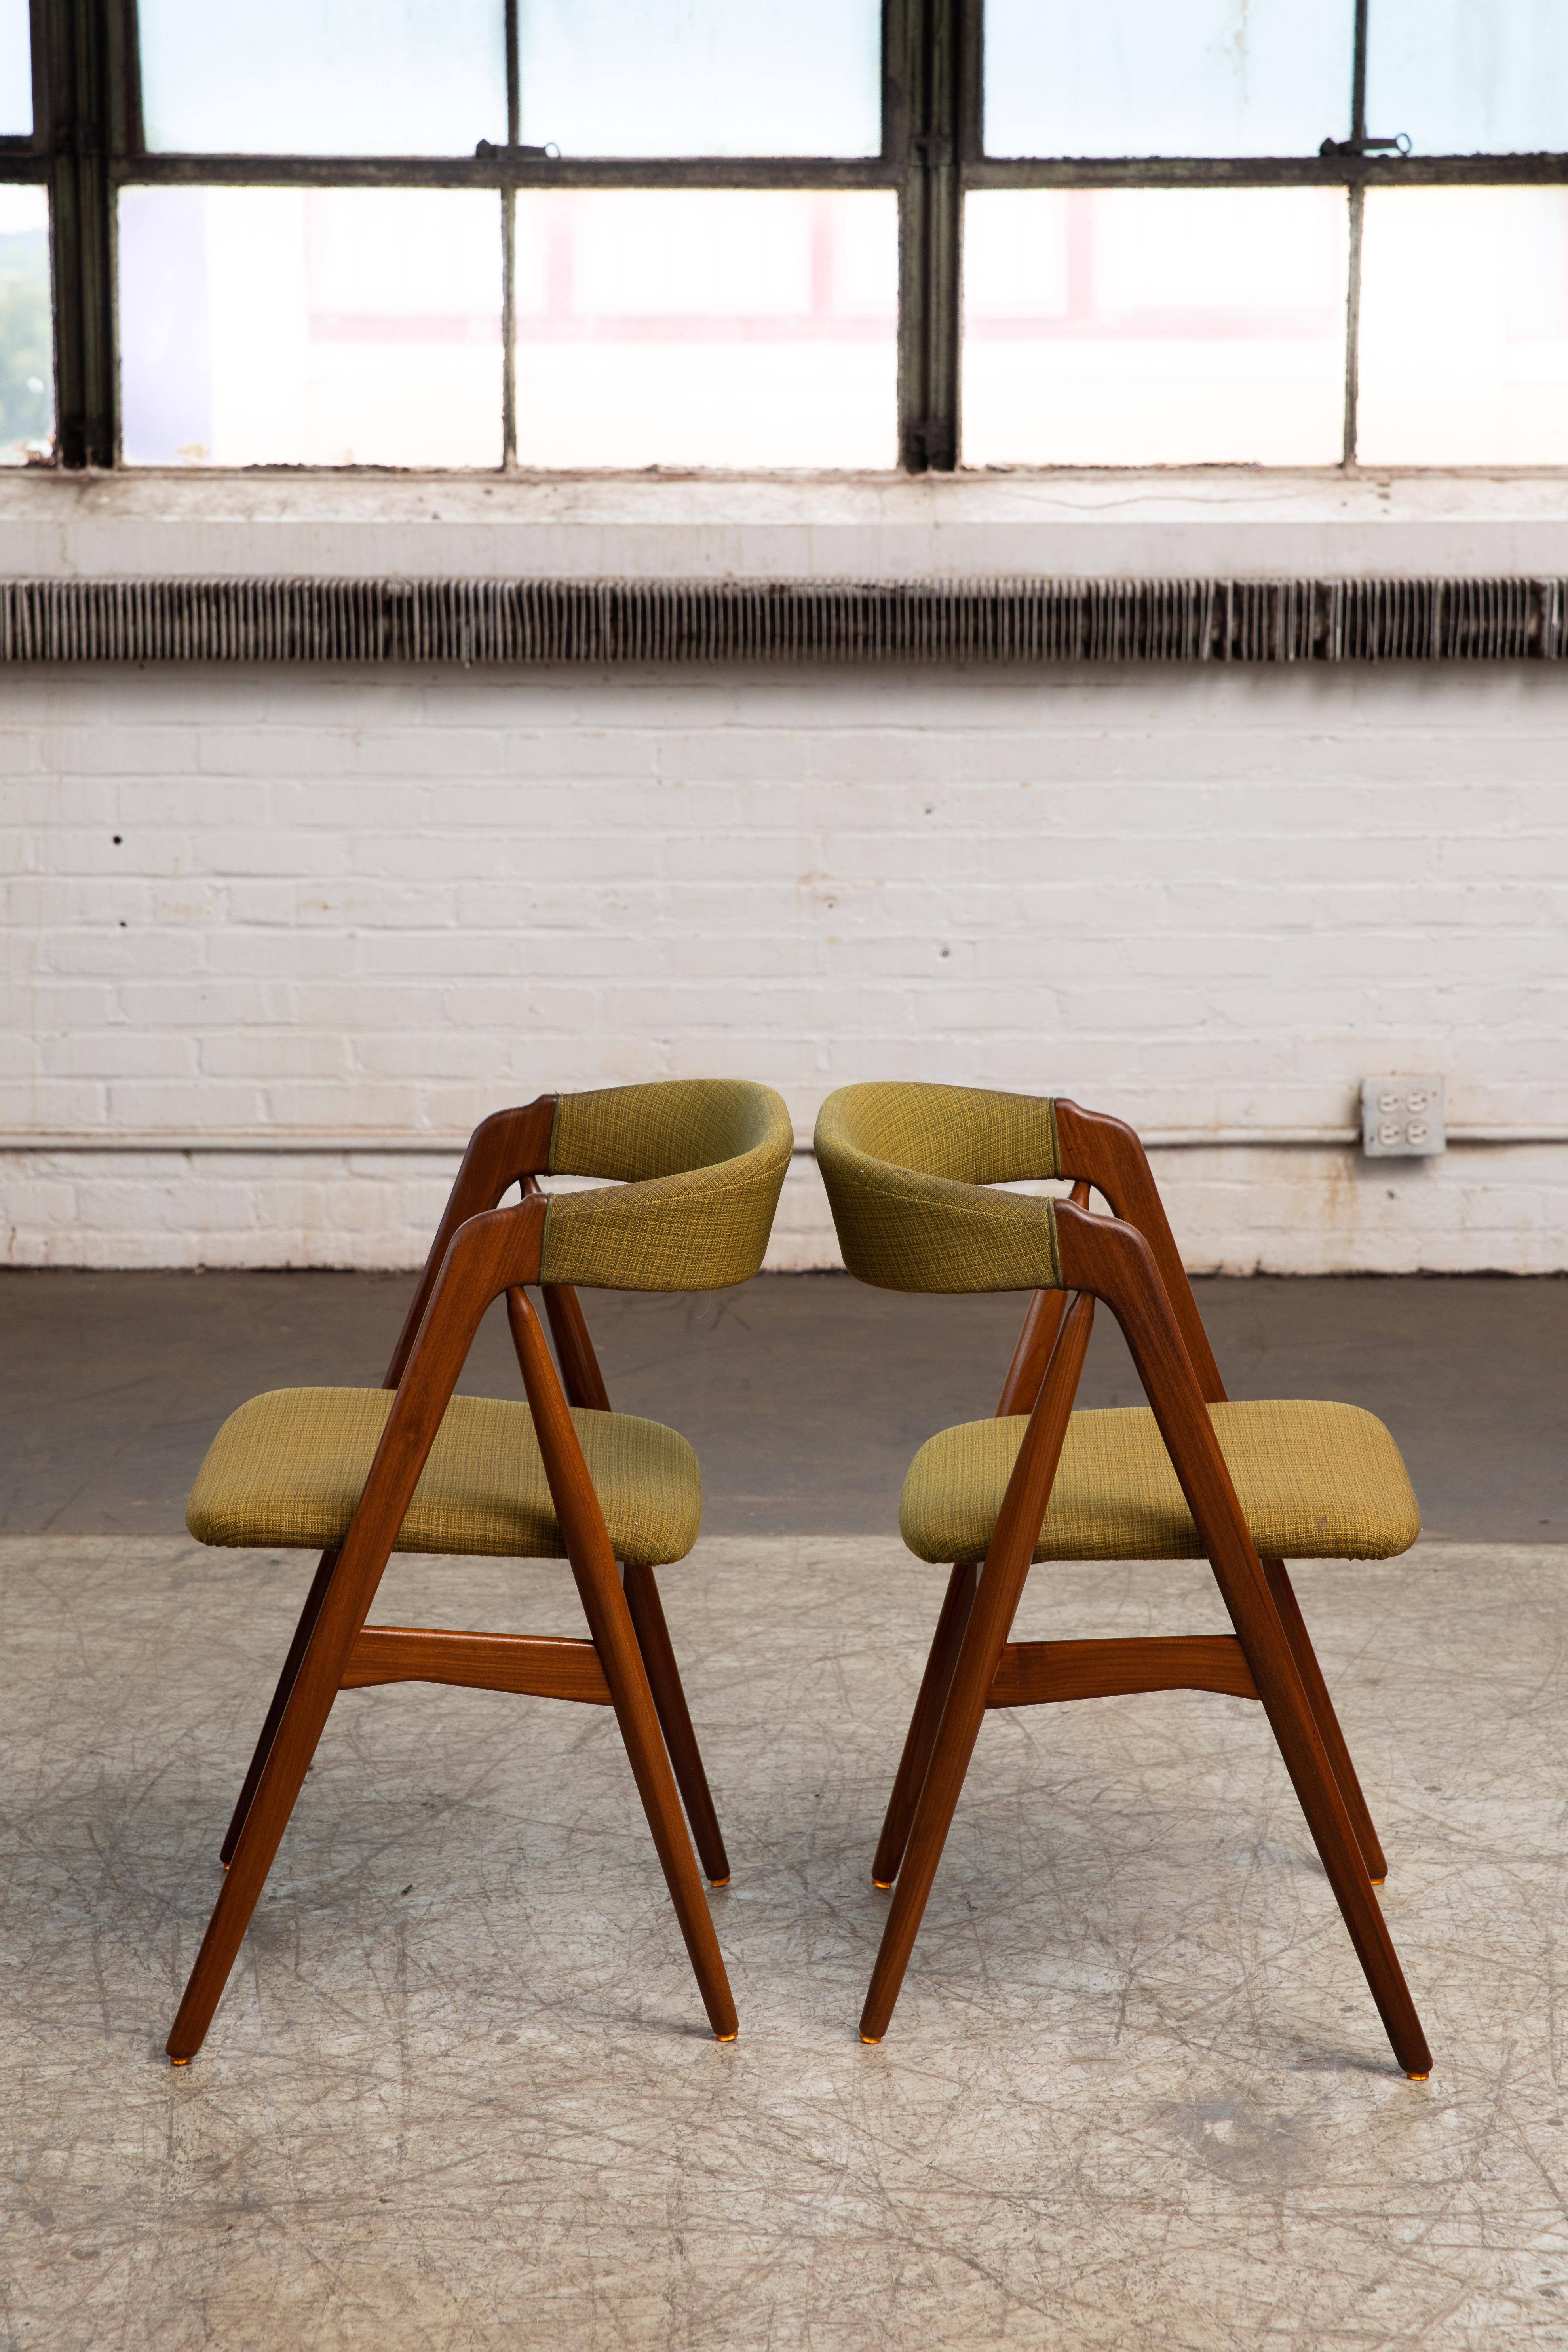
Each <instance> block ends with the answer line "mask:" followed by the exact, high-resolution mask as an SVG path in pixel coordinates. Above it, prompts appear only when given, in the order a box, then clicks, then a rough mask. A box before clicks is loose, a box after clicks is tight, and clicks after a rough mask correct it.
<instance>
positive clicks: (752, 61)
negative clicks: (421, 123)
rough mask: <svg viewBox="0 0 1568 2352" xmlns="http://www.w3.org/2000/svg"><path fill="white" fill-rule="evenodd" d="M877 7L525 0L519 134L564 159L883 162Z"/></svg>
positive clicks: (729, 0)
mask: <svg viewBox="0 0 1568 2352" xmlns="http://www.w3.org/2000/svg"><path fill="white" fill-rule="evenodd" d="M881 14H882V12H881V8H880V5H879V0H746V5H744V6H742V5H738V0H521V11H520V25H519V40H520V46H521V64H520V69H521V97H522V137H523V139H524V141H525V142H530V143H531V144H533V145H536V146H542V145H544V144H546V143H547V142H553V143H554V144H555V145H556V146H558V147H559V148H560V150H561V152H562V153H563V155H876V154H879V153H880V152H881V146H882V25H881Z"/></svg>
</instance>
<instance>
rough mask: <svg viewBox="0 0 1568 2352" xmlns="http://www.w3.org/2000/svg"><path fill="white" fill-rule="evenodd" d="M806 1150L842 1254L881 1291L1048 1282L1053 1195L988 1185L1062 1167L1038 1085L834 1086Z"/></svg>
mask: <svg viewBox="0 0 1568 2352" xmlns="http://www.w3.org/2000/svg"><path fill="white" fill-rule="evenodd" d="M816 1161H817V1166H818V1167H819V1168H820V1169H821V1171H822V1178H823V1181H824V1183H825V1184H826V1187H827V1198H828V1202H829V1204H830V1206H831V1208H832V1211H833V1222H834V1223H835V1225H836V1226H837V1229H838V1242H839V1246H840V1248H841V1249H842V1250H843V1252H844V1263H845V1265H847V1267H848V1269H849V1271H850V1273H851V1274H853V1275H855V1276H858V1279H859V1280H860V1281H861V1282H868V1283H874V1284H875V1285H876V1286H877V1287H878V1288H879V1289H881V1290H931V1291H974V1290H1055V1289H1058V1288H1059V1287H1060V1274H1059V1268H1058V1255H1057V1228H1056V1204H1055V1202H1051V1201H1045V1200H1039V1199H1037V1198H1034V1197H1032V1196H1031V1195H1030V1194H1028V1193H1024V1192H991V1191H988V1190H987V1189H985V1188H986V1187H988V1186H991V1185H996V1184H1011V1183H1019V1182H1022V1181H1026V1180H1027V1179H1029V1178H1033V1177H1044V1176H1056V1175H1058V1173H1059V1172H1060V1169H1059V1160H1058V1148H1057V1122H1056V1106H1055V1104H1054V1103H1053V1102H1052V1101H1051V1100H1050V1099H1049V1097H1045V1096H1040V1095H1008V1094H994V1093H991V1092H988V1091H987V1090H986V1089H985V1088H984V1087H935V1086H925V1085H918V1084H899V1083H894V1082H892V1081H886V1082H879V1083H876V1084H871V1085H867V1086H858V1087H839V1089H838V1091H837V1094H832V1095H829V1096H828V1097H827V1100H826V1102H825V1103H824V1104H823V1106H822V1110H821V1113H820V1115H819V1117H818V1118H817V1122H816Z"/></svg>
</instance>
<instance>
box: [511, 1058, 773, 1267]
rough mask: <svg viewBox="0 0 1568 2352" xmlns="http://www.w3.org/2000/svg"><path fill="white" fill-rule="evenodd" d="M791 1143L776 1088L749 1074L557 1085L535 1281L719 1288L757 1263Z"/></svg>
mask: <svg viewBox="0 0 1568 2352" xmlns="http://www.w3.org/2000/svg"><path fill="white" fill-rule="evenodd" d="M794 1148H795V1130H794V1128H793V1127H792V1125H791V1122H790V1116H789V1112H788V1110H787V1109H786V1108H785V1107H784V1099H783V1097H781V1096H779V1095H776V1094H775V1093H774V1092H773V1088H772V1087H763V1086H758V1085H757V1084H756V1083H755V1082H754V1081H753V1080H752V1079H750V1078H667V1079H661V1080H658V1081H657V1082H655V1083H653V1084H651V1085H646V1086H635V1087H604V1088H602V1089H600V1090H599V1091H598V1092H596V1093H594V1094H585V1095H563V1096H561V1097H560V1099H559V1101H558V1102H557V1104H556V1109H555V1121H554V1125H553V1127H552V1130H551V1138H550V1169H549V1172H550V1174H552V1176H599V1177H609V1178H611V1179H612V1180H613V1181H614V1185H615V1187H616V1189H615V1190H612V1191H595V1192H558V1193H556V1194H555V1196H554V1198H553V1199H552V1201H551V1203H550V1210H549V1214H548V1216H547V1217H546V1219H545V1225H544V1255H543V1263H542V1274H543V1279H544V1280H545V1281H546V1282H555V1283H572V1284H582V1285H584V1286H586V1287H590V1288H597V1289H601V1290H722V1289H725V1288H727V1287H728V1286H730V1285H731V1283H737V1282H749V1281H750V1280H751V1277H752V1275H753V1274H755V1273H756V1271H757V1268H758V1267H759V1266H760V1265H761V1264H762V1262H763V1251H764V1250H765V1249H766V1248H767V1245H768V1234H769V1233H770V1232H771V1231H772V1228H773V1211H774V1210H775V1209H776V1208H777V1206H778V1199H779V1192H780V1190H781V1188H782V1186H783V1184H784V1175H785V1171H787V1169H788V1167H789V1162H790V1153H791V1151H792V1150H794Z"/></svg>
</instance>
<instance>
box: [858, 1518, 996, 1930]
mask: <svg viewBox="0 0 1568 2352" xmlns="http://www.w3.org/2000/svg"><path fill="white" fill-rule="evenodd" d="M978 1579H979V1570H978V1569H976V1568H975V1567H974V1566H973V1563H972V1562H970V1561H961V1562H960V1564H959V1565H958V1566H957V1567H956V1568H955V1569H954V1570H953V1571H952V1575H951V1576H950V1577H949V1579H948V1580H947V1591H946V1594H945V1595H944V1597H943V1600H942V1614H941V1615H940V1616H939V1617H938V1619H937V1621H936V1632H935V1633H934V1634H933V1635H932V1637H931V1654H930V1656H929V1657H928V1658H927V1659H926V1663H925V1673H924V1674H923V1675H922V1676H921V1687H920V1696H918V1697H917V1699H916V1700H915V1706H914V1713H913V1714H912V1715H911V1716H910V1727H909V1730H908V1732H907V1734H906V1735H905V1738H904V1752H903V1754H902V1755H901V1756H900V1759H899V1769H898V1775H897V1777H896V1779H895V1780H894V1782H893V1793H892V1795H891V1796H890V1797H889V1800H888V1810H887V1812H886V1814H885V1815H884V1817H883V1821H882V1834H881V1836H880V1838H879V1840H878V1842H877V1855H876V1860H875V1861H874V1862H873V1863H872V1864H871V1884H872V1885H873V1886H879V1887H882V1888H887V1887H889V1886H891V1885H892V1883H893V1881H894V1879H895V1878H897V1876H898V1874H899V1866H900V1864H901V1863H902V1861H903V1858H904V1848H905V1847H906V1846H907V1845H908V1843H909V1842H910V1828H911V1826H912V1825H913V1822H914V1818H915V1807H916V1806H917V1805H918V1804H919V1802H920V1795H921V1790H922V1789H923V1788H924V1786H925V1778H926V1774H927V1773H928V1772H929V1771H930V1769H931V1754H932V1751H933V1749H934V1748H935V1747H936V1740H937V1733H938V1732H939V1731H940V1730H941V1728H942V1709H943V1707H944V1706H946V1705H947V1695H948V1692H949V1691H950V1690H951V1689H952V1677H953V1673H954V1670H955V1669H956V1667H957V1664H958V1653H959V1649H960V1647H961V1645H962V1643H963V1633H964V1628H965V1627H966V1626H967V1624H968V1623H969V1612H970V1611H971V1609H972V1608H973V1605H974V1590H975V1585H976V1583H977V1581H978Z"/></svg>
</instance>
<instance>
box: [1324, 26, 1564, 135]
mask: <svg viewBox="0 0 1568 2352" xmlns="http://www.w3.org/2000/svg"><path fill="white" fill-rule="evenodd" d="M1366 122H1367V129H1368V130H1369V131H1373V132H1374V133H1376V134H1377V135H1378V136H1379V137H1386V138H1393V137H1394V136H1395V135H1396V134H1397V133H1398V132H1399V131H1408V133H1409V135H1410V140H1411V143H1412V145H1413V146H1414V147H1415V152H1416V153H1417V154H1420V155H1477V154H1491V155H1506V154H1524V155H1530V154H1535V153H1538V152H1541V151H1542V150H1543V149H1544V150H1548V151H1551V152H1556V151H1559V150H1561V149H1563V148H1568V9H1564V7H1563V0H1371V6H1370V10H1369V13H1368V16H1367V38H1366Z"/></svg>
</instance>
